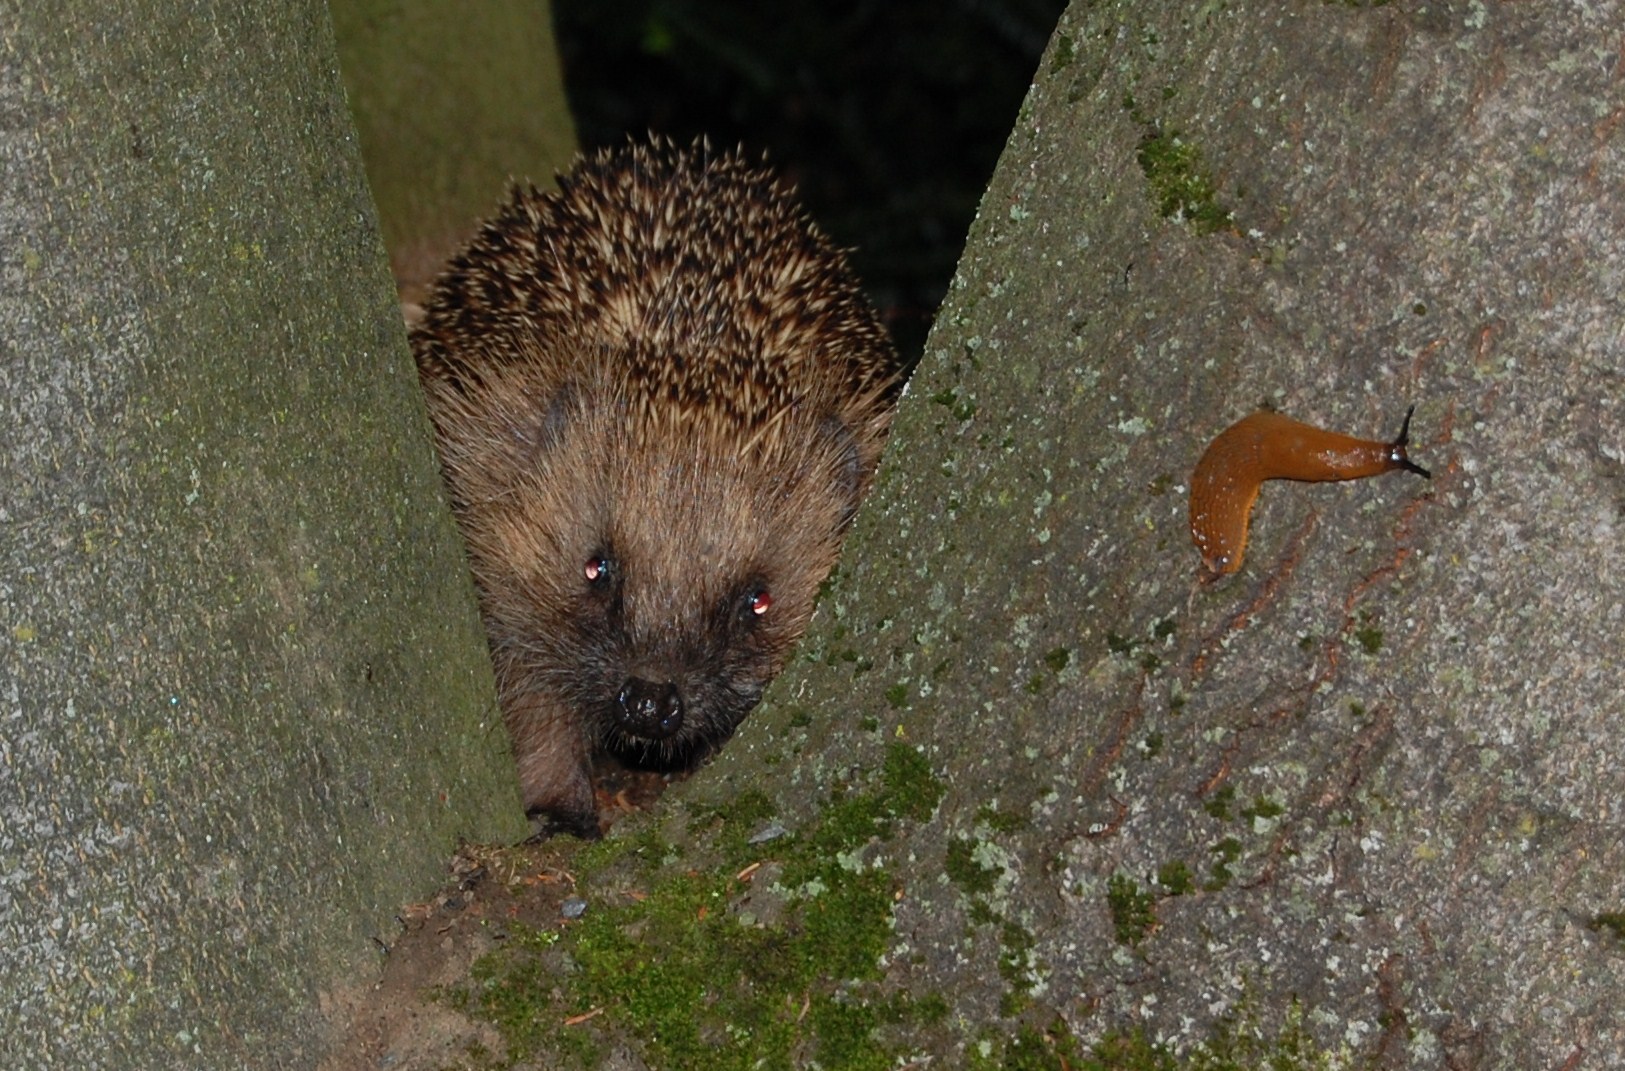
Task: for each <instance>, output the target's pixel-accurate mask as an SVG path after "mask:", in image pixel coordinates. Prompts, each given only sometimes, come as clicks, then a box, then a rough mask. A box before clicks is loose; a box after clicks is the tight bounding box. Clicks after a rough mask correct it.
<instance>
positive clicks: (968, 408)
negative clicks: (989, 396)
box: [931, 387, 976, 421]
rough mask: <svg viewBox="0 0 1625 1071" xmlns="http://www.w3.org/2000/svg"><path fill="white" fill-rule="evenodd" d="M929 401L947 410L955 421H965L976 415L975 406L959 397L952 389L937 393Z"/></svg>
mask: <svg viewBox="0 0 1625 1071" xmlns="http://www.w3.org/2000/svg"><path fill="white" fill-rule="evenodd" d="M931 401H932V402H933V403H934V404H936V405H940V406H942V407H943V408H944V409H947V410H948V412H949V413H951V414H952V415H953V418H954V419H955V420H959V421H965V420H969V419H970V418H971V417H973V416H975V415H976V406H975V404H973V403H971V402H968V401H965V400H963V399H961V398H960V397H959V392H958V391H956V390H954V389H953V388H952V387H950V388H948V389H947V390H944V391H939V392H938V393H936V394H933V395H932V396H931Z"/></svg>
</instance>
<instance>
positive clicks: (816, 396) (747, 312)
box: [414, 141, 901, 440]
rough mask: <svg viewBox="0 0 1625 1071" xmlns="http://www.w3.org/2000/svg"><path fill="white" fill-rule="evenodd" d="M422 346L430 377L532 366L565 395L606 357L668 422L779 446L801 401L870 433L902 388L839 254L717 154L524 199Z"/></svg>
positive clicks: (581, 173)
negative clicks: (783, 419) (783, 427)
mask: <svg viewBox="0 0 1625 1071" xmlns="http://www.w3.org/2000/svg"><path fill="white" fill-rule="evenodd" d="M414 344H415V348H416V349H417V351H418V356H419V361H420V364H421V365H422V367H423V369H424V372H425V374H426V375H429V376H437V377H443V378H446V379H450V380H453V381H470V380H477V379H478V378H479V376H480V366H481V365H482V364H484V363H487V362H499V363H500V362H504V361H510V360H516V359H520V358H521V357H522V356H523V355H527V354H528V355H538V354H539V356H541V357H542V358H543V360H544V363H545V362H547V361H551V362H552V363H553V364H554V366H555V370H556V374H557V376H558V380H557V382H560V383H563V382H570V381H577V380H579V379H580V377H581V372H582V371H583V368H584V366H587V365H590V364H600V365H601V364H603V363H604V362H605V361H608V362H610V363H612V364H614V365H616V366H617V367H616V368H615V369H614V370H613V371H612V372H610V375H611V376H612V377H613V381H614V382H616V383H617V385H618V387H620V388H622V389H624V391H625V395H624V401H626V402H627V403H629V404H631V405H633V406H635V407H638V408H642V409H644V410H645V411H646V415H648V416H649V417H650V418H651V419H652V421H653V422H654V423H655V424H659V423H662V422H665V421H669V420H676V421H681V422H684V423H689V424H694V425H698V426H700V427H702V428H706V429H709V430H710V431H711V432H712V433H714V434H720V435H724V436H733V437H739V438H741V439H742V440H754V439H756V438H758V437H761V436H766V437H768V438H771V436H772V434H773V432H772V428H773V427H774V426H775V425H776V423H777V422H778V418H779V417H780V416H782V414H783V413H784V411H785V410H787V409H788V408H789V407H791V406H793V405H795V406H800V407H809V408H814V409H817V410H821V411H827V412H829V413H830V414H831V415H832V416H834V417H835V418H837V419H839V420H841V421H842V422H843V423H845V424H846V425H847V426H848V427H850V428H852V429H854V431H856V430H857V429H860V428H862V427H863V426H864V425H865V424H867V423H869V422H870V420H871V419H872V418H873V417H874V416H875V415H876V414H877V413H885V412H889V409H890V406H891V403H892V402H893V401H894V400H895V396H896V394H897V392H898V390H899V388H900V385H901V380H900V371H901V369H900V367H899V363H898V360H897V357H896V353H895V351H894V349H893V348H892V346H891V343H890V340H889V339H888V338H887V337H886V334H885V332H884V330H883V329H882V328H881V327H880V325H879V323H878V322H877V321H876V319H875V316H874V313H873V311H872V309H871V308H870V306H869V305H868V303H867V302H866V300H865V299H864V298H863V296H862V294H861V292H860V290H859V288H858V285H857V282H856V279H855V278H854V276H853V274H852V273H851V271H850V269H849V268H848V267H847V265H846V260H845V257H844V256H843V254H842V253H841V251H840V250H838V249H837V248H836V247H835V246H834V245H833V243H831V242H830V240H829V239H828V238H827V237H826V236H825V235H824V234H823V232H821V231H820V230H819V229H818V228H817V227H816V226H815V225H814V224H813V223H812V222H811V221H810V220H809V219H808V218H807V217H806V215H805V214H804V213H803V211H802V210H801V208H800V207H799V206H798V205H797V204H796V203H795V201H794V200H793V196H792V192H791V191H790V190H789V189H788V188H787V187H786V186H784V185H783V184H781V183H780V182H779V181H778V180H777V179H776V178H775V177H774V176H773V175H772V174H771V173H770V172H769V171H767V170H765V169H763V168H761V167H760V166H756V165H753V164H751V163H749V162H747V161H746V160H745V159H744V158H743V156H742V155H740V154H739V153H738V152H731V153H720V154H719V153H714V152H713V151H712V150H711V149H710V147H709V146H708V145H706V144H705V143H704V142H699V143H696V144H695V145H693V146H690V147H689V148H687V149H678V148H675V147H673V146H672V145H671V144H669V143H667V142H662V141H656V142H654V143H652V144H637V145H628V146H624V147H621V148H616V149H610V150H605V151H601V152H598V153H597V154H595V155H593V156H590V157H588V158H587V159H585V160H584V161H582V162H581V163H580V164H579V165H578V166H577V167H576V168H575V170H573V171H572V172H571V173H570V174H569V175H567V176H564V177H563V178H561V179H560V180H559V190H558V191H557V192H556V193H548V194H541V193H538V192H537V191H536V190H535V189H534V188H532V187H523V188H517V187H516V188H515V189H514V190H513V191H512V193H511V196H510V199H509V201H508V203H507V204H506V205H504V206H503V208H502V209H501V210H500V211H499V212H498V213H497V215H496V216H495V217H494V218H493V219H491V220H490V221H489V222H487V223H486V224H485V226H484V227H483V228H482V229H481V230H480V232H479V234H478V235H477V237H476V238H475V239H474V241H473V242H472V243H471V244H470V246H469V247H468V248H467V249H466V250H465V251H464V252H463V253H462V254H461V255H459V256H458V257H457V258H456V259H454V260H453V261H452V262H451V264H450V266H449V268H448V270H447V272H446V273H445V274H444V275H443V276H442V277H441V279H440V280H439V282H438V283H437V285H436V289H435V293H434V296H433V297H432V299H431V301H430V303H429V305H428V307H427V309H426V310H425V316H424V319H423V322H422V323H421V324H420V325H419V326H418V327H417V328H416V329H415V332H414ZM601 371H609V370H601ZM652 433H653V434H660V432H658V431H655V432H652ZM860 434H861V433H860Z"/></svg>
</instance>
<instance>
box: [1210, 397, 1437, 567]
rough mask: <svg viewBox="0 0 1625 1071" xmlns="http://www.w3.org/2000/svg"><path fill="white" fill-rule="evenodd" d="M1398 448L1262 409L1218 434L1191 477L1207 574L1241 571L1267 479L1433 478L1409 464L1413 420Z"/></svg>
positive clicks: (1396, 439) (1407, 424)
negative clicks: (1410, 475)
mask: <svg viewBox="0 0 1625 1071" xmlns="http://www.w3.org/2000/svg"><path fill="white" fill-rule="evenodd" d="M1415 411H1416V407H1415V406H1414V405H1413V406H1411V407H1410V408H1409V409H1407V410H1406V411H1405V421H1404V423H1403V424H1401V425H1400V428H1399V434H1398V435H1397V436H1395V437H1394V439H1393V441H1392V442H1386V443H1383V442H1376V441H1373V440H1370V439H1357V438H1355V437H1354V436H1352V435H1343V434H1341V433H1339V432H1335V431H1326V430H1325V429H1323V428H1317V427H1315V426H1314V425H1312V424H1305V423H1303V422H1302V421H1298V420H1293V419H1292V418H1291V417H1286V416H1282V415H1281V414H1280V413H1274V412H1270V411H1269V410H1259V411H1258V412H1256V413H1253V414H1251V415H1250V416H1246V417H1243V418H1242V419H1240V420H1238V421H1236V422H1235V423H1234V424H1232V425H1230V426H1229V427H1228V428H1226V429H1224V431H1222V432H1220V433H1219V434H1218V436H1217V437H1215V438H1214V440H1213V441H1212V442H1211V443H1209V444H1208V448H1207V450H1206V451H1205V452H1204V453H1203V454H1202V459H1201V460H1200V461H1198V462H1197V464H1196V471H1195V472H1194V473H1192V474H1191V504H1190V524H1191V540H1192V541H1193V542H1194V543H1195V544H1196V549H1197V550H1199V551H1200V552H1201V554H1202V563H1203V565H1205V566H1206V567H1207V570H1208V572H1209V573H1211V574H1212V575H1214V576H1223V575H1225V574H1227V573H1233V572H1235V571H1236V570H1238V569H1240V568H1241V562H1242V558H1243V557H1244V556H1245V554H1246V551H1247V528H1248V524H1249V522H1250V521H1251V518H1252V511H1253V503H1255V502H1256V501H1258V491H1259V488H1260V486H1261V485H1262V484H1263V482H1264V481H1265V480H1309V481H1321V480H1357V479H1361V478H1363V477H1366V476H1378V475H1381V474H1382V473H1384V472H1393V471H1396V470H1404V471H1405V472H1414V473H1416V474H1417V475H1418V476H1421V477H1423V478H1424V479H1432V478H1433V477H1432V474H1431V473H1430V472H1428V470H1427V469H1425V468H1423V467H1422V466H1421V465H1418V464H1417V463H1416V462H1414V461H1412V460H1411V459H1410V456H1409V454H1408V453H1407V447H1408V446H1409V445H1410V432H1411V414H1412V413H1414V412H1415Z"/></svg>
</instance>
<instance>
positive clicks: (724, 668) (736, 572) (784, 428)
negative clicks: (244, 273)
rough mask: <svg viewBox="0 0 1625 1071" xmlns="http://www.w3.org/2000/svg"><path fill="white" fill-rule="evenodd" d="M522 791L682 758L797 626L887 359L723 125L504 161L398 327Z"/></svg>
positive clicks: (579, 791)
mask: <svg viewBox="0 0 1625 1071" xmlns="http://www.w3.org/2000/svg"><path fill="white" fill-rule="evenodd" d="M410 337H411V342H412V349H413V353H414V355H415V357H416V359H417V364H418V370H419V376H420V379H421V381H422V384H423V387H424V391H425V394H426V396H427V400H428V409H429V414H430V417H431V420H432V422H433V424H434V430H435V437H436V442H437V445H438V447H439V451H440V459H441V469H442V474H443V476H444V480H445V484H446V487H447V489H448V493H449V497H450V499H451V504H452V509H453V512H454V513H455V515H456V518H457V521H458V524H459V526H460V528H461V530H462V533H463V537H464V540H465V542H466V544H467V550H468V558H469V562H470V567H471V570H472V572H473V575H474V581H475V586H476V588H477V591H478V595H479V602H480V609H481V615H482V617H483V620H484V624H485V629H486V632H487V637H488V639H489V642H490V648H491V655H492V661H493V665H494V668H495V673H496V682H497V694H498V699H499V702H500V705H501V708H502V713H503V719H504V722H505V723H506V726H507V728H508V731H509V734H510V736H511V738H512V742H513V749H514V757H515V761H516V764H517V767H518V774H519V783H520V788H521V792H522V797H523V801H524V804H525V808H526V811H527V812H528V813H530V814H532V815H533V816H536V817H538V818H539V819H541V820H542V821H543V822H544V823H546V824H547V825H548V826H549V827H550V828H551V829H554V830H564V831H569V832H573V833H576V834H577V835H580V836H584V837H594V836H597V835H598V834H599V829H600V827H599V817H598V810H597V805H596V800H595V796H594V792H593V786H592V764H593V760H594V758H595V757H597V756H599V755H601V754H603V753H610V754H614V755H617V756H619V757H620V758H622V759H623V760H626V761H628V762H630V763H632V764H634V765H638V766H643V767H651V766H652V767H653V768H656V769H665V770H680V769H688V768H692V767H693V766H694V765H696V764H698V763H699V762H700V761H702V760H703V759H705V758H706V757H708V756H709V755H711V754H712V753H714V752H715V751H716V749H717V748H719V747H720V746H721V745H722V744H724V743H725V742H726V741H727V740H728V738H729V737H730V736H731V735H732V734H733V732H734V731H735V729H736V728H737V726H738V725H739V724H740V722H741V720H742V719H743V718H744V717H745V716H746V715H747V714H748V713H749V712H750V710H751V709H752V708H753V707H754V706H755V705H756V703H757V701H758V700H759V699H760V698H761V695H762V691H763V689H764V688H765V687H766V685H767V684H768V682H769V681H771V680H772V679H773V677H774V676H775V675H777V674H778V672H779V671H780V670H781V669H782V668H783V665H784V662H785V658H786V656H787V655H788V653H789V651H790V650H791V648H792V647H793V645H794V644H795V643H796V641H797V640H798V639H799V638H800V637H801V635H802V633H803V632H804V631H805V630H806V627H807V623H808V620H809V618H810V617H811V616H812V612H813V603H814V599H815V598H816V596H817V593H818V590H819V588H820V585H821V584H822V583H823V581H824V580H825V578H826V577H827V576H828V574H829V572H830V570H831V569H832V568H833V566H834V564H835V560H836V556H837V553H838V552H839V550H840V546H841V542H842V539H843V537H844V535H845V533H846V530H847V528H848V526H849V525H850V523H851V521H852V517H853V514H854V512H855V511H856V509H857V507H858V504H859V502H860V501H861V500H862V498H863V496H864V494H865V493H866V492H867V490H868V489H869V486H870V484H871V482H872V479H873V476H874V473H875V469H876V466H877V464H878V463H879V459H880V454H881V449H882V447H883V446H884V444H885V440H886V435H887V431H888V429H889V426H890V423H891V419H892V414H893V411H894V410H895V408H896V403H897V399H898V396H899V394H900V393H901V390H902V384H903V380H904V368H903V366H902V364H901V363H900V361H899V358H898V356H897V352H896V349H895V348H894V346H893V345H892V342H891V340H890V338H889V336H888V334H887V332H886V331H885V329H884V328H883V327H882V326H881V323H880V321H879V319H878V317H877V315H876V313H875V310H874V308H873V307H872V306H871V305H870V303H869V302H868V301H867V300H866V298H865V297H864V296H863V293H862V291H861V290H860V288H859V284H858V281H857V279H856V277H855V276H854V274H853V272H852V270H851V269H850V267H849V265H848V263H847V259H846V254H845V252H844V251H843V250H842V249H840V248H838V247H837V246H836V245H834V244H833V243H832V242H831V241H830V239H829V238H828V237H826V236H825V234H824V233H823V232H822V231H821V230H819V228H818V227H817V226H816V225H815V224H814V223H812V222H811V221H810V219H809V218H808V216H807V215H806V213H805V212H804V211H803V209H802V208H801V207H800V206H799V204H798V202H797V201H796V199H795V195H794V192H793V191H792V190H791V189H790V188H789V187H788V186H787V185H786V184H784V183H783V182H781V181H780V180H779V179H778V178H777V177H776V176H775V175H774V174H773V173H772V172H771V171H770V170H769V169H767V167H766V166H765V165H763V164H757V163H752V162H750V161H749V160H747V159H746V157H745V155H744V154H743V152H742V151H741V150H737V149H736V150H734V151H732V152H720V153H719V152H713V151H712V149H711V148H710V146H709V145H708V144H707V143H705V142H703V141H701V142H696V143H694V144H693V145H691V146H688V147H686V148H679V147H677V146H675V145H673V144H672V143H670V142H667V141H664V140H660V139H652V140H650V141H647V142H637V143H628V144H627V145H624V146H622V147H619V148H615V149H609V150H603V151H599V152H597V153H595V154H593V155H590V156H588V157H586V158H584V159H578V161H577V162H576V165H575V167H574V168H573V169H572V170H571V172H570V173H569V174H567V175H564V176H561V177H560V178H559V180H558V188H557V190H556V191H555V192H550V193H541V192H538V191H537V190H536V189H535V188H534V187H528V186H515V187H514V188H513V189H511V190H510V193H509V198H508V200H507V202H506V203H505V204H504V205H503V206H502V207H501V208H500V209H499V210H498V211H497V212H496V214H495V215H494V216H493V217H492V218H491V219H490V220H488V221H486V222H485V223H484V224H482V225H481V226H480V228H479V230H478V232H477V234H476V236H475V237H474V238H473V239H472V241H471V242H470V243H469V244H468V246H467V247H466V248H465V249H464V250H463V251H462V252H461V253H460V254H458V255H457V256H456V257H454V258H453V259H452V260H451V261H450V262H449V263H448V265H447V267H446V268H445V270H444V271H443V272H442V273H441V275H440V276H439V277H438V278H437V279H436V280H435V282H434V283H433V284H432V286H431V289H430V293H429V295H428V298H427V300H426V302H425V304H424V312H423V317H422V319H421V320H420V321H419V322H418V323H417V324H416V325H415V326H414V327H413V329H412V331H411V336H410Z"/></svg>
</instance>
